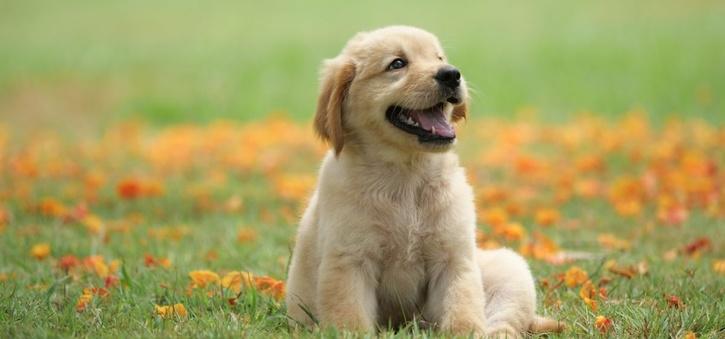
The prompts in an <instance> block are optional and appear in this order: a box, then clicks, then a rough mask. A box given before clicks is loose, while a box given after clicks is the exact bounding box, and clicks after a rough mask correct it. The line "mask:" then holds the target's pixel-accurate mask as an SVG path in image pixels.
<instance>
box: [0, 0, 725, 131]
mask: <svg viewBox="0 0 725 339" xmlns="http://www.w3.org/2000/svg"><path fill="white" fill-rule="evenodd" d="M723 18H725V5H723V3H722V2H721V1H701V0H697V1H672V0H666V1H620V0H616V1H607V2H590V1H535V2H519V1H461V2H455V3H449V2H443V1H416V2H408V3H402V2H389V1H360V2H339V1H325V0H312V1H277V0H271V1H264V2H259V1H214V2H208V1H187V0H180V1H136V0H129V1H115V2H109V1H82V0H79V1H42V0H39V1H3V2H2V3H0V118H2V121H4V122H5V123H6V124H8V123H9V124H10V125H11V126H13V127H14V128H22V127H23V126H31V128H38V127H42V126H46V127H50V128H63V127H66V128H67V127H72V129H73V130H74V131H75V132H78V131H80V130H81V129H79V128H78V127H79V126H85V125H89V126H93V125H99V124H100V125H106V124H109V123H112V122H117V121H125V120H128V119H131V120H137V119H140V120H143V121H147V122H150V123H152V124H170V123H177V122H208V121H213V120H216V119H231V120H244V121H247V120H250V119H260V118H263V117H266V116H268V115H285V116H289V117H292V118H294V119H296V120H299V121H308V120H309V119H310V118H311V115H312V112H313V109H314V103H315V96H316V92H317V86H318V84H317V72H318V66H319V65H320V63H321V60H322V59H324V58H328V57H332V56H335V55H336V54H337V53H338V52H339V50H340V49H341V48H342V46H343V44H344V43H345V41H346V40H347V39H348V38H350V37H351V36H352V35H353V34H354V33H356V32H358V31H361V30H368V29H373V28H377V27H380V26H384V25H390V24H409V25H415V26H419V27H422V28H424V29H427V30H430V31H431V32H433V33H435V34H437V35H438V36H439V38H440V39H441V41H442V42H443V44H444V47H445V48H446V50H447V53H448V54H449V58H450V60H451V61H452V62H453V63H455V64H456V65H457V66H459V67H460V68H461V69H462V70H463V73H464V75H465V76H466V78H467V80H468V82H469V83H470V84H471V87H472V88H473V89H474V90H475V92H474V95H473V98H474V102H473V114H472V115H473V118H474V119H475V118H476V117H482V116H500V117H509V116H515V115H517V114H521V112H527V114H530V113H531V112H533V111H536V112H538V116H539V117H541V118H543V119H554V120H556V119H566V118H570V117H572V116H574V115H577V114H579V113H582V112H585V111H586V112H591V113H593V114H595V115H601V116H606V117H617V116H621V115H623V114H625V113H626V112H628V111H629V110H631V109H633V108H638V109H643V110H644V111H646V112H647V114H648V115H649V118H651V119H653V120H654V121H657V120H662V119H663V118H666V117H671V116H683V117H697V118H702V119H705V120H706V121H709V122H716V123H720V122H721V121H722V120H723V114H722V111H723V101H722V98H721V93H722V91H723V88H725V63H724V62H723V60H725V20H723Z"/></svg>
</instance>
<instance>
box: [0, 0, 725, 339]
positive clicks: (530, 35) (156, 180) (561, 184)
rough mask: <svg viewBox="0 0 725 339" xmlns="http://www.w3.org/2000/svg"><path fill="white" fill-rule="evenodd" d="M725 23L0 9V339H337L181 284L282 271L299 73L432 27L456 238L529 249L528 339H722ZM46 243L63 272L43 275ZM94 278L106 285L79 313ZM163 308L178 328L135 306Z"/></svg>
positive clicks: (352, 7) (569, 6) (245, 297)
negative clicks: (462, 189)
mask: <svg viewBox="0 0 725 339" xmlns="http://www.w3.org/2000/svg"><path fill="white" fill-rule="evenodd" d="M724 14H725V6H723V5H721V4H719V3H718V2H715V1H697V2H687V3H685V2H677V1H660V2H650V1H643V2H636V3H630V2H625V1H615V2H609V3H607V4H604V3H602V4H596V3H586V2H575V1H541V2H536V3H530V4H517V3H511V2H503V1H485V2H473V1H471V2H465V3H461V4H457V5H450V4H445V3H442V2H434V1H421V2H416V3H415V4H404V3H387V2H379V1H373V2H365V3H362V2H361V3H339V2H332V1H322V0H315V1H312V2H305V3H304V4H302V3H291V2H279V1H272V2H265V3H264V5H262V4H261V3H250V2H214V3H208V4H207V3H203V4H202V3H198V2H192V1H176V2H173V3H165V2H154V3H148V2H140V1H126V2H122V3H121V2H119V3H113V4H110V3H103V4H101V3H98V2H92V1H76V2H72V3H57V2H51V1H38V2H20V1H12V2H5V3H3V4H1V5H0V117H2V119H1V121H2V122H0V336H2V337H10V338H15V337H69V336H79V337H128V336H134V337H168V336H184V337H202V336H203V337H228V336H240V335H243V336H248V337H288V336H290V335H300V336H303V337H333V336H342V337H352V336H356V334H353V333H341V332H337V331H335V330H315V331H310V332H301V333H291V332H289V329H288V327H287V323H286V319H285V316H284V314H285V306H284V304H283V303H281V302H278V301H277V300H276V299H275V298H274V297H273V296H271V295H270V292H269V291H265V290H263V289H254V288H248V289H242V291H241V293H239V294H237V293H234V291H230V290H229V289H220V288H218V287H216V288H215V287H210V288H205V289H204V288H196V289H190V288H189V286H190V283H191V281H192V279H191V278H190V276H189V273H190V272H192V271H195V270H211V271H214V272H216V273H218V274H220V275H221V276H224V274H226V273H227V272H230V271H245V272H252V273H254V274H255V275H257V276H265V275H266V276H270V277H272V278H274V279H278V280H284V278H285V276H286V266H287V262H288V259H289V255H290V248H291V247H292V241H293V240H292V237H293V234H294V232H295V227H296V223H297V216H298V215H299V213H300V211H301V210H302V208H303V207H304V206H305V201H306V199H307V196H308V194H309V192H310V190H311V188H312V186H313V185H314V181H315V171H316V168H317V166H318V162H319V159H320V157H321V155H322V152H323V151H324V146H322V145H320V144H318V143H316V141H315V139H314V137H313V135H312V133H311V130H310V128H309V126H308V125H309V123H307V122H308V121H309V120H310V118H311V112H312V111H313V109H314V107H313V105H314V102H315V100H314V98H315V95H316V91H317V79H316V78H317V66H318V65H319V63H320V61H321V60H322V59H323V58H326V57H330V56H334V55H335V54H336V53H337V52H338V51H339V49H340V48H341V46H342V44H343V43H344V41H345V40H346V39H347V38H349V37H350V36H351V35H352V34H353V33H354V32H357V31H359V30H363V29H369V28H373V27H378V26H381V25H386V24H392V23H408V24H413V25H418V26H421V27H424V28H427V29H429V30H431V31H433V32H435V33H436V34H437V35H439V37H440V38H441V40H442V41H443V43H444V45H445V46H446V48H447V51H448V54H449V57H450V59H451V60H453V61H454V62H455V63H456V64H457V65H458V66H459V67H460V68H461V69H462V70H463V72H464V75H465V76H466V78H467V80H468V81H469V82H470V83H471V84H472V85H473V88H474V89H475V93H474V102H473V110H472V112H473V114H472V115H473V117H472V119H471V120H470V121H469V122H467V123H466V124H464V125H462V126H460V133H461V142H460V145H459V146H458V150H459V153H460V154H461V159H462V163H463V164H464V165H465V167H466V168H467V170H468V173H469V176H470V177H471V182H472V184H473V186H474V189H475V191H476V193H477V205H478V206H477V208H478V213H479V229H480V230H481V231H482V234H483V236H482V238H481V239H479V241H480V245H481V246H483V247H489V246H510V247H513V248H514V249H517V250H519V251H521V252H523V253H526V254H527V255H528V259H529V262H530V263H531V267H532V271H533V272H534V274H535V276H536V277H537V282H538V284H537V285H538V287H537V288H538V291H539V296H540V298H539V299H540V300H539V312H540V313H543V314H547V315H549V316H551V317H554V318H557V319H562V320H563V321H565V322H566V323H567V324H568V329H567V330H566V332H564V333H563V334H562V335H552V337H584V336H613V337H677V338H680V337H683V336H684V335H685V334H686V333H688V332H689V331H692V332H693V333H695V334H697V335H698V336H701V337H712V338H716V337H722V335H723V331H724V329H725V316H724V315H725V303H723V302H721V301H720V300H722V299H723V293H724V291H725V282H724V280H723V275H722V274H723V273H722V271H723V268H722V266H723V265H725V264H723V262H722V260H723V259H725V252H724V250H723V245H724V244H725V243H723V240H722V239H725V234H724V233H725V223H724V222H723V220H725V219H724V218H725V214H724V213H725V212H724V207H723V197H722V192H721V190H722V189H721V188H722V185H723V170H722V169H723V166H725V158H724V155H723V153H722V151H721V150H722V149H723V147H725V145H723V141H722V140H723V138H722V135H723V126H722V122H723V117H724V116H725V115H723V101H722V98H721V97H720V96H721V93H722V90H723V88H725V83H723V81H725V80H723V79H725V65H723V63H722V62H720V60H724V59H725V44H723V43H722V41H725V23H724V21H723V20H721V19H720V18H722V17H723V16H724ZM219 119H222V121H220V120H219ZM651 180H654V182H656V183H657V184H656V185H655V186H654V187H655V188H654V189H653V188H652V186H651V183H652V181H651ZM587 185H589V186H587ZM592 185H593V186H592ZM587 187H589V188H587ZM591 187H595V188H591ZM718 189H719V190H718ZM129 192H132V193H133V192H136V193H138V194H140V195H139V196H136V195H135V194H136V193H133V194H132V193H129ZM587 192H589V193H590V195H591V196H589V195H588V193H587ZM542 209H544V210H546V209H548V210H554V211H556V212H557V213H558V214H559V217H557V218H554V219H555V221H554V222H553V223H552V224H551V225H547V224H546V223H542V221H541V220H537V219H538V218H537V216H536V214H537V211H539V210H542ZM502 211H503V212H502ZM501 213H503V216H504V217H506V218H507V219H508V221H507V222H503V223H501V222H497V221H496V220H497V219H496V218H497V217H498V218H500V217H501ZM683 213H684V214H683ZM683 215H684V217H683ZM89 216H94V217H95V218H97V219H95V220H96V221H94V219H93V218H90V217H89ZM516 223H518V224H519V225H520V226H521V232H519V231H518V230H517V227H516V226H515V224H516ZM606 235H611V236H612V237H613V238H614V239H615V241H611V240H607V238H606V237H603V236H606ZM602 239H604V240H602ZM610 239H611V238H610ZM698 241H700V242H699V244H700V245H699V246H697V244H698ZM43 243H47V244H48V245H49V246H50V250H49V253H48V254H47V256H43V255H38V256H37V258H35V257H34V256H33V255H32V254H31V250H32V248H33V247H34V246H35V245H38V244H43ZM552 244H554V245H555V246H552ZM562 253H563V254H566V255H569V256H576V255H579V256H581V258H580V259H576V260H573V261H569V260H564V261H563V262H562V260H561V257H557V256H556V255H557V254H562ZM41 254H42V253H41ZM68 255H71V256H73V257H75V258H77V259H78V260H80V261H81V263H80V264H78V265H77V266H74V267H73V268H71V269H68V270H65V269H62V268H61V267H60V263H61V262H62V260H61V259H62V258H63V257H64V256H68ZM92 255H98V256H101V257H102V258H103V260H104V261H103V262H104V264H103V265H100V268H99V265H98V264H95V265H94V264H93V263H92V262H90V261H89V259H88V257H89V256H92ZM149 258H150V259H149ZM84 259H85V263H84V262H83V261H84ZM161 259H168V261H169V262H170V266H169V267H164V266H162V265H159V264H158V261H159V260H161ZM113 260H118V263H119V264H118V267H117V268H116V269H115V270H112V269H111V267H110V266H111V262H112V261H113ZM610 260H614V263H615V264H614V265H615V266H611V265H612V263H613V262H612V261H610ZM642 263H646V266H648V269H647V270H646V272H644V270H641V269H640V268H641V264H642ZM103 266H107V268H108V269H109V270H111V272H110V273H108V274H110V275H111V276H113V277H115V278H117V279H118V282H117V283H112V284H111V285H110V286H108V287H107V290H108V292H109V295H108V296H106V297H101V296H94V297H92V298H91V302H90V303H89V304H87V305H85V308H84V309H83V310H82V311H78V309H77V304H78V301H79V300H80V297H81V295H82V294H83V289H84V288H90V287H104V286H105V285H106V281H105V278H104V277H105V276H106V274H104V272H103V269H102V267H103ZM573 266H578V267H580V268H581V269H582V270H583V271H585V272H587V274H588V278H589V279H590V280H591V282H592V283H593V284H594V285H596V286H597V287H602V288H604V289H605V290H606V291H607V294H608V296H607V298H606V299H604V298H602V297H601V296H599V297H595V300H596V302H597V304H598V309H596V310H594V309H592V307H590V306H588V305H587V304H585V303H584V302H583V299H582V297H581V296H580V290H581V287H580V286H574V287H567V286H565V285H563V281H564V280H563V279H564V278H563V277H564V276H565V272H567V271H568V270H569V269H571V268H572V267H573ZM99 270H100V271H99ZM617 272H619V273H617ZM624 275H631V277H629V278H628V277H625V276H624ZM210 291H211V292H213V294H212V296H209V295H208V294H207V292H210ZM672 296H675V297H677V298H678V299H679V300H681V301H682V305H679V304H678V303H676V302H674V301H673V299H671V297H672ZM230 300H231V301H230ZM668 300H669V302H668ZM176 303H181V304H183V305H184V306H185V309H186V310H187V312H188V315H187V316H172V317H163V316H160V315H158V314H156V312H155V308H154V306H155V305H171V304H176ZM596 316H604V317H606V318H608V319H610V320H612V324H613V325H612V328H611V329H609V330H608V331H607V332H606V334H602V333H601V332H600V331H599V330H598V329H597V328H596V326H595V317H596ZM381 336H382V337H391V338H392V337H410V336H431V337H437V336H442V334H441V333H436V332H430V331H426V330H420V329H417V328H415V327H411V328H409V329H405V330H402V331H399V332H397V333H394V332H391V331H385V332H383V333H382V334H381Z"/></svg>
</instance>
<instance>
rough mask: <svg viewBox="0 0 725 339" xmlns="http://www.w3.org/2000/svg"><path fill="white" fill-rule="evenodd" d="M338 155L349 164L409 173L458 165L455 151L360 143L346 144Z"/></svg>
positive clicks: (343, 161)
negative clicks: (409, 149) (422, 149)
mask: <svg viewBox="0 0 725 339" xmlns="http://www.w3.org/2000/svg"><path fill="white" fill-rule="evenodd" d="M337 157H338V160H339V161H341V162H342V163H343V164H345V165H348V166H353V167H366V168H370V169H373V168H380V169H383V170H385V169H388V170H401V171H403V172H407V173H414V172H418V171H430V170H433V171H436V170H442V169H443V168H445V167H450V166H457V165H458V160H457V159H458V157H457V155H456V153H455V152H453V151H446V152H421V151H416V152H410V151H407V152H406V151H401V150H399V149H396V148H385V147H377V148H376V149H372V148H371V147H369V146H368V145H365V144H360V143H350V144H346V145H345V148H344V149H343V150H342V152H341V153H340V154H338V155H337Z"/></svg>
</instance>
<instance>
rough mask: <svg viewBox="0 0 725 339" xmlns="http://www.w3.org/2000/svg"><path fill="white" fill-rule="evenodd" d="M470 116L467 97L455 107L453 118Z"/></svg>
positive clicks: (454, 119) (455, 119) (459, 118)
mask: <svg viewBox="0 0 725 339" xmlns="http://www.w3.org/2000/svg"><path fill="white" fill-rule="evenodd" d="M467 116H468V99H465V100H464V101H463V102H462V103H461V104H460V105H456V106H454V107H453V114H451V120H453V121H454V122H455V121H458V120H461V119H466V117H467Z"/></svg>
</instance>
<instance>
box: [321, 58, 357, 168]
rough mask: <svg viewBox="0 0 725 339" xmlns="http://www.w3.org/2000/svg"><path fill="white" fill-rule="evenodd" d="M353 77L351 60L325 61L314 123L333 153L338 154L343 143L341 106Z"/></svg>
mask: <svg viewBox="0 0 725 339" xmlns="http://www.w3.org/2000/svg"><path fill="white" fill-rule="evenodd" d="M354 77H355V65H354V64H353V63H352V62H350V61H345V60H339V59H332V60H327V61H325V65H324V66H323V69H322V84H321V86H320V87H321V88H320V97H319V98H318V99H317V112H316V113H315V122H314V124H315V131H316V132H317V134H318V135H319V136H320V138H322V140H325V141H327V142H329V143H331V144H332V146H333V147H334V148H335V155H338V154H340V152H341V151H342V145H343V144H344V140H343V139H344V138H343V137H344V132H343V129H342V106H343V101H344V100H345V96H347V91H348V89H349V88H350V83H352V79H353V78H354Z"/></svg>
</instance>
